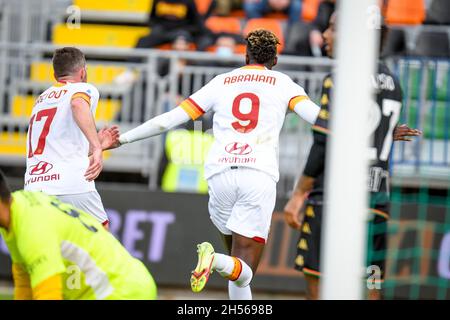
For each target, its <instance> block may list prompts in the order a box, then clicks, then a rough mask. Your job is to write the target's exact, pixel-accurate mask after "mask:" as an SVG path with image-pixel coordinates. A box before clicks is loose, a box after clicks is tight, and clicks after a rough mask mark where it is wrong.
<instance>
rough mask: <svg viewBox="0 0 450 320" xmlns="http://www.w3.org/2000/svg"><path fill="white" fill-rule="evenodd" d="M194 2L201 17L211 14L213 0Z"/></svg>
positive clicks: (197, 0)
mask: <svg viewBox="0 0 450 320" xmlns="http://www.w3.org/2000/svg"><path fill="white" fill-rule="evenodd" d="M194 1H195V6H196V7H197V11H198V13H200V15H202V16H205V15H207V14H208V13H209V12H210V9H211V5H212V4H213V0H194Z"/></svg>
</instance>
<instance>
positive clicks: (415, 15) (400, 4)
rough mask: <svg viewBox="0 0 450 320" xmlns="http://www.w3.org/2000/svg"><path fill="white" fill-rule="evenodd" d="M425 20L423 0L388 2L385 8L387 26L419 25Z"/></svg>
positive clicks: (393, 0)
mask: <svg viewBox="0 0 450 320" xmlns="http://www.w3.org/2000/svg"><path fill="white" fill-rule="evenodd" d="M424 20H425V0H389V1H388V4H387V7H386V22H387V23H388V24H412V25H414V24H421V23H422V21H424Z"/></svg>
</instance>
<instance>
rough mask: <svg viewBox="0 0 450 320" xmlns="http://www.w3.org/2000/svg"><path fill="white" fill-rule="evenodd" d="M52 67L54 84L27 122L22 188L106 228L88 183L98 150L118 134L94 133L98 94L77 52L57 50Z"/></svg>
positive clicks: (112, 131) (99, 159)
mask: <svg viewBox="0 0 450 320" xmlns="http://www.w3.org/2000/svg"><path fill="white" fill-rule="evenodd" d="M53 69H54V76H55V79H56V81H57V83H56V84H54V85H53V86H51V87H50V88H48V89H47V90H45V91H44V92H43V93H42V94H41V95H40V96H39V98H38V99H37V101H36V103H35V105H34V107H33V110H32V114H31V118H30V123H29V128H28V135H27V170H26V173H25V190H38V191H43V192H45V193H47V194H50V195H55V196H57V197H58V198H60V200H61V201H63V202H66V203H70V204H72V205H73V206H75V207H77V208H79V209H82V210H84V211H86V212H88V213H90V214H92V215H93V216H94V217H96V218H97V219H98V220H99V221H100V222H101V223H102V224H103V225H105V226H106V227H107V225H108V217H107V215H106V212H105V209H104V208H103V204H102V201H101V199H100V196H99V194H98V193H97V191H96V189H95V184H94V179H96V178H97V176H98V175H99V174H100V172H101V170H102V167H103V165H102V163H103V162H102V161H103V160H102V150H103V149H107V148H108V147H109V146H110V144H111V143H112V142H113V141H114V139H116V138H117V137H116V136H118V130H117V128H114V127H113V128H111V129H109V130H106V131H105V130H102V131H101V132H99V133H97V129H96V126H95V120H94V115H95V110H96V108H97V103H98V99H99V93H98V90H97V89H96V88H95V87H94V86H93V85H91V84H89V83H86V81H87V72H86V60H85V57H84V54H83V53H82V52H81V51H80V50H78V49H77V48H70V47H66V48H61V49H57V50H56V51H55V53H54V56H53ZM101 140H102V141H101ZM89 154H90V155H91V156H90V158H89V157H88V155H89Z"/></svg>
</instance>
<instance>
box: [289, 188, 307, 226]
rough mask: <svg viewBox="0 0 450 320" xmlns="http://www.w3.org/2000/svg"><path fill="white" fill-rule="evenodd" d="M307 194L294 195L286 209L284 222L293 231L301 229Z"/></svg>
mask: <svg viewBox="0 0 450 320" xmlns="http://www.w3.org/2000/svg"><path fill="white" fill-rule="evenodd" d="M307 196H308V195H307V194H305V195H302V194H299V193H294V194H293V195H292V197H291V198H290V199H289V201H288V202H287V203H286V206H285V207H284V221H286V223H287V224H288V225H289V226H290V227H291V228H293V229H297V230H300V228H301V219H302V217H301V212H300V210H301V209H302V208H303V205H304V203H305V200H306V198H307Z"/></svg>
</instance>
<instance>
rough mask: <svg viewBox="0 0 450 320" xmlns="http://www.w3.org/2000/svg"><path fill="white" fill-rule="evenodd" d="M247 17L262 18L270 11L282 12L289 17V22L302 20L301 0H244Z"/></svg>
mask: <svg viewBox="0 0 450 320" xmlns="http://www.w3.org/2000/svg"><path fill="white" fill-rule="evenodd" d="M244 10H245V15H246V16H247V19H253V18H262V17H264V16H265V15H266V14H268V13H274V12H281V13H285V14H287V15H288V17H289V24H293V23H295V22H298V21H299V20H300V15H301V11H302V1H301V0H244Z"/></svg>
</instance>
